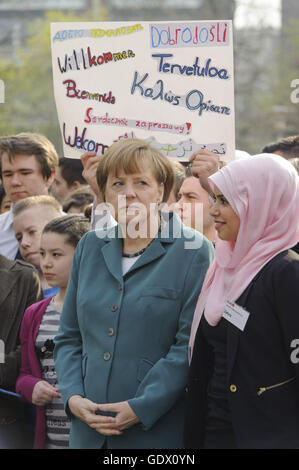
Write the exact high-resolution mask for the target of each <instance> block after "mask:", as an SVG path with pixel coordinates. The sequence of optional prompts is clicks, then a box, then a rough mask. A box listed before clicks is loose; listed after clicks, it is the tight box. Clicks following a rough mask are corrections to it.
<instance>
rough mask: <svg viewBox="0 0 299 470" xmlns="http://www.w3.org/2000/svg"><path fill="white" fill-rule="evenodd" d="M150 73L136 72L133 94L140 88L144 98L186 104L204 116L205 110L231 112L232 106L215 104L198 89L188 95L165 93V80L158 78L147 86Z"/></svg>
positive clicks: (220, 112) (222, 112) (185, 105)
mask: <svg viewBox="0 0 299 470" xmlns="http://www.w3.org/2000/svg"><path fill="white" fill-rule="evenodd" d="M148 76H149V74H148V73H146V74H144V75H143V77H140V76H139V74H138V72H135V74H134V79H133V84H132V87H131V95H134V93H135V91H136V90H138V91H139V92H140V95H141V96H142V97H144V98H151V99H152V100H153V101H155V100H158V99H160V100H161V101H165V102H168V103H170V104H172V105H173V106H178V105H180V106H184V107H186V108H187V109H188V110H189V111H197V110H198V115H199V116H202V114H203V112H213V113H218V114H223V115H229V114H230V108H229V107H228V106H223V105H220V104H215V103H213V102H212V100H210V99H209V100H206V99H205V97H204V94H203V93H202V92H201V91H200V90H197V89H193V90H190V91H189V92H188V93H187V95H186V96H179V95H176V94H175V93H173V92H172V91H167V92H166V93H165V89H164V82H163V80H157V81H156V83H155V84H154V85H153V86H152V87H147V88H146V87H145V81H146V80H147V78H148Z"/></svg>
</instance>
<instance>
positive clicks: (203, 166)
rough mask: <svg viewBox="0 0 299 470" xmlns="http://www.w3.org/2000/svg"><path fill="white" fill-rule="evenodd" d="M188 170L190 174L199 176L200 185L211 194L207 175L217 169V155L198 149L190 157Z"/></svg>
mask: <svg viewBox="0 0 299 470" xmlns="http://www.w3.org/2000/svg"><path fill="white" fill-rule="evenodd" d="M189 161H190V166H189V168H190V171H191V174H192V176H195V177H196V178H199V181H200V184H201V186H202V187H203V188H204V189H205V190H206V191H207V192H208V193H209V194H212V193H213V192H212V190H211V187H210V185H209V182H208V177H209V176H211V175H213V173H216V172H217V171H218V170H219V156H218V155H217V154H215V153H213V152H209V151H208V150H199V151H198V152H195V153H194V154H193V155H192V157H191V158H190V160H189Z"/></svg>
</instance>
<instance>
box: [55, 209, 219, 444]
mask: <svg viewBox="0 0 299 470" xmlns="http://www.w3.org/2000/svg"><path fill="white" fill-rule="evenodd" d="M168 217H170V220H169V222H168V223H166V224H165V225H164V228H163V230H162V232H161V233H160V234H159V235H158V236H157V237H156V238H155V239H154V240H153V241H152V243H151V244H150V245H149V246H148V248H147V249H146V251H145V252H144V253H143V254H142V255H141V256H140V258H139V259H138V260H137V261H136V262H135V264H134V265H133V266H132V267H131V268H130V270H129V271H128V272H127V273H126V274H125V275H124V276H123V274H122V239H121V238H119V237H118V229H119V228H118V226H115V227H113V228H112V229H110V230H106V231H93V232H88V233H87V234H85V235H84V237H83V238H82V239H81V240H80V242H79V244H78V247H77V249H76V252H75V255H74V260H73V265H72V269H71V274H70V279H69V284H68V288H67V292H66V297H65V301H64V306H63V311H62V314H61V323H60V329H59V332H58V334H57V336H56V338H55V349H54V358H55V366H56V370H57V374H58V383H59V391H60V393H61V394H62V397H63V400H64V403H65V408H66V411H67V412H68V413H69V415H70V417H71V434H70V447H72V448H82V449H84V448H101V447H102V446H103V444H104V441H105V439H107V442H106V445H107V446H108V448H111V449H163V448H164V449H170V448H171V449H173V448H183V423H184V413H185V388H186V383H187V375H188V341H189V333H190V327H191V322H192V317H193V313H194V309H195V306H196V301H197V298H198V295H199V293H200V289H201V286H202V283H203V279H204V277H205V273H206V271H207V269H208V267H209V265H210V262H211V260H212V257H213V252H214V250H213V246H212V244H211V243H210V242H209V241H208V240H207V239H206V238H205V237H203V235H202V234H200V233H199V232H196V231H194V230H192V229H190V228H187V227H185V226H183V225H182V223H181V221H180V219H179V218H178V217H177V216H176V215H175V214H170V215H169V216H168ZM190 240H192V241H191V242H190ZM188 244H189V246H188ZM77 394H78V395H82V396H83V397H86V398H88V399H90V400H92V401H93V402H95V403H99V404H100V403H101V404H103V403H115V402H120V401H128V402H129V404H130V406H131V408H132V409H133V411H134V412H135V413H136V415H137V416H138V418H139V419H140V421H141V422H140V423H138V424H136V425H134V426H132V427H131V428H130V429H127V430H125V431H124V432H123V434H122V435H121V436H112V437H107V438H106V436H103V435H101V434H100V433H98V432H97V431H95V430H94V429H92V428H90V427H89V426H88V425H87V424H85V423H84V422H83V421H81V420H79V419H78V418H76V417H75V416H73V415H72V414H71V413H70V411H69V409H68V406H67V402H68V399H69V398H70V397H71V396H72V395H77Z"/></svg>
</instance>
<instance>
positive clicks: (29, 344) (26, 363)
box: [16, 296, 53, 449]
mask: <svg viewBox="0 0 299 470" xmlns="http://www.w3.org/2000/svg"><path fill="white" fill-rule="evenodd" d="M52 297H53V296H51V297H48V298H46V299H44V300H41V301H40V302H37V303H35V304H33V305H31V306H30V307H28V308H27V309H26V311H25V313H24V317H23V320H22V325H21V331H20V340H21V356H22V364H21V370H20V374H19V377H18V379H17V383H16V391H17V393H19V394H20V395H22V396H23V397H24V398H25V399H26V400H27V401H29V402H30V403H32V392H33V388H34V386H35V384H36V383H37V382H39V381H40V380H43V379H42V374H41V368H40V362H39V359H38V357H37V355H36V352H35V342H36V337H37V335H38V330H39V326H40V324H41V321H42V318H43V315H44V313H45V311H46V308H47V306H48V305H49V303H50V301H51V299H52ZM45 439H46V419H45V407H44V406H37V407H36V426H35V436H34V449H44V447H45Z"/></svg>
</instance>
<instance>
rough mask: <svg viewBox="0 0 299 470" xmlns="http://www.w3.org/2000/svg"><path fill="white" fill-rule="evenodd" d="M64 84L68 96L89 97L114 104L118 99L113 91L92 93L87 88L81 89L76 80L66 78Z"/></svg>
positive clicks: (89, 98) (84, 98) (83, 98)
mask: <svg viewBox="0 0 299 470" xmlns="http://www.w3.org/2000/svg"><path fill="white" fill-rule="evenodd" d="M62 84H63V85H65V86H66V96H67V97H68V98H77V99H82V100H86V99H88V100H95V101H99V102H101V101H102V102H104V103H110V104H114V103H115V101H116V100H115V97H114V96H113V95H112V91H109V92H107V93H92V92H90V91H87V90H79V89H78V88H77V85H76V82H75V81H74V80H64V81H63V82H62Z"/></svg>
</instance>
